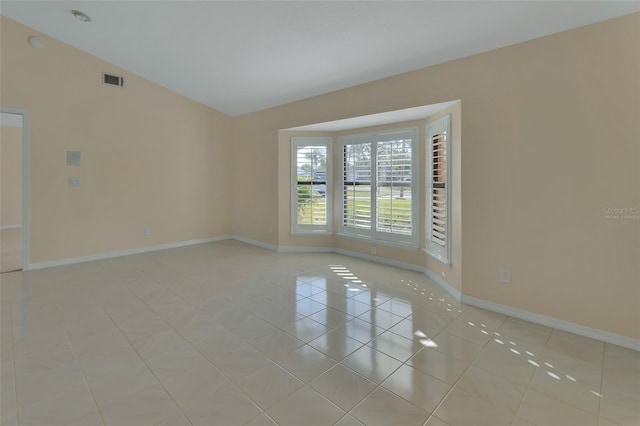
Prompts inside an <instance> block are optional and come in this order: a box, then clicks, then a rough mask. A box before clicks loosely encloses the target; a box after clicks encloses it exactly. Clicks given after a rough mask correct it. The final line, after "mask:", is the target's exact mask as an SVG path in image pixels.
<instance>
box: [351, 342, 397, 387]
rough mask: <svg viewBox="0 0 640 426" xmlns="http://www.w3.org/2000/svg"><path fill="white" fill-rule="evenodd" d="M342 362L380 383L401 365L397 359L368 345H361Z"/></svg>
mask: <svg viewBox="0 0 640 426" xmlns="http://www.w3.org/2000/svg"><path fill="white" fill-rule="evenodd" d="M342 364H344V365H345V366H346V367H349V368H350V369H352V370H353V371H355V372H357V373H360V374H361V375H363V376H364V377H366V378H367V379H369V380H371V381H373V382H375V383H382V382H383V381H384V380H385V379H386V378H387V377H389V376H390V375H391V373H393V372H394V371H395V370H397V369H398V367H400V366H401V365H402V363H401V362H400V361H398V360H397V359H395V358H392V357H390V356H388V355H385V354H383V353H382V352H380V351H376V350H375V349H373V348H371V347H369V346H363V347H361V348H360V349H358V350H357V351H355V352H354V353H352V354H351V355H349V356H348V357H347V358H345V359H344V360H343V361H342Z"/></svg>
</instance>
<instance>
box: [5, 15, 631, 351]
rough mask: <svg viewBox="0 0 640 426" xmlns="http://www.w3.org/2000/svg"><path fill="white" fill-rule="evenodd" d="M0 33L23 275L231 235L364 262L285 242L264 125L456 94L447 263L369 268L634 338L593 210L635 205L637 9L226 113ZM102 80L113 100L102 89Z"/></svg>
mask: <svg viewBox="0 0 640 426" xmlns="http://www.w3.org/2000/svg"><path fill="white" fill-rule="evenodd" d="M1 24H2V25H1V29H0V31H1V35H2V37H1V39H2V40H1V43H2V44H1V46H0V47H1V50H2V63H1V69H0V71H1V76H0V79H1V80H0V87H1V90H2V91H1V93H0V95H1V96H2V97H1V98H0V104H2V105H3V106H7V107H15V108H23V109H26V110H28V111H29V113H30V118H31V129H30V130H31V172H30V179H31V182H30V188H31V200H30V201H31V209H32V210H31V220H30V225H31V231H32V233H31V253H30V254H31V261H32V262H42V261H48V260H55V259H63V258H70V257H76V256H86V255H91V254H95V253H103V252H109V251H114V250H122V249H129V248H135V247H144V246H150V245H155V244H162V243H170V242H178V241H184V240H191V239H197V238H206V237H213V236H221V235H226V234H229V233H234V234H237V235H239V236H241V237H246V238H251V239H254V240H258V241H262V242H265V243H269V244H273V245H289V246H290V245H300V246H308V245H313V244H319V245H323V246H324V245H327V244H331V243H332V244H333V245H334V246H336V247H340V248H345V249H348V250H354V251H360V252H362V253H368V252H369V251H368V250H369V247H370V244H364V243H361V242H358V241H353V240H344V239H338V238H336V237H333V236H332V237H327V239H326V240H327V241H322V242H320V243H317V242H314V241H317V240H313V241H310V240H309V239H307V238H302V237H300V238H292V237H290V236H289V235H288V231H289V223H288V221H287V220H286V216H288V215H289V206H288V197H289V192H288V191H289V190H290V189H289V188H290V186H289V185H288V184H287V183H286V181H287V180H288V176H289V175H288V173H289V171H288V167H289V166H288V161H287V158H286V156H288V155H289V151H288V150H287V151H286V156H284V155H285V154H283V152H285V151H282V149H281V148H282V141H281V140H280V139H279V136H278V134H279V133H278V132H279V130H281V129H286V128H291V127H297V126H302V125H306V124H313V123H319V122H325V121H332V120H337V119H341V118H349V117H354V116H361V115H367V114H372V113H379V112H384V111H391V110H397V109H403V108H409V107H414V106H421V105H429V104H434V103H439V102H444V101H450V100H457V99H459V100H461V103H460V104H459V106H458V107H459V111H458V114H457V115H454V121H453V123H452V124H453V135H454V138H455V137H456V136H455V135H460V138H461V139H460V140H459V141H458V142H459V144H458V149H459V155H460V162H461V167H460V168H459V169H460V173H461V179H459V180H458V183H457V184H455V185H460V186H459V188H458V189H456V186H455V185H454V190H458V191H459V194H460V196H459V198H456V197H454V201H453V202H454V203H458V206H459V208H458V209H457V211H458V212H459V213H458V214H459V215H460V216H459V217H457V218H455V219H454V220H455V221H459V222H461V224H463V226H464V233H462V228H461V227H460V226H459V227H458V229H457V230H456V229H455V228H454V232H458V233H459V236H456V237H454V238H456V239H458V238H459V239H460V240H461V243H460V244H457V246H456V247H454V256H457V257H458V258H459V260H458V261H457V262H456V261H454V265H460V266H461V268H460V269H461V270H460V269H459V270H454V269H447V267H443V266H442V265H439V264H438V263H437V262H435V261H434V260H433V259H431V258H429V257H428V256H427V255H425V254H424V253H422V252H415V253H413V252H402V251H399V250H397V249H393V248H390V247H382V246H379V251H378V255H379V256H382V257H387V258H390V259H396V260H402V261H405V262H411V263H414V264H417V265H426V266H428V267H429V268H430V269H431V270H433V271H434V272H436V273H438V274H439V275H441V274H442V273H445V275H447V274H448V275H447V276H446V277H445V278H446V279H447V281H448V282H449V283H451V284H452V285H454V287H456V288H458V289H459V290H461V291H462V292H463V293H464V294H465V295H469V296H474V297H478V298H481V299H485V300H488V301H492V302H496V303H500V304H504V305H508V306H513V307H515V308H519V309H524V310H527V311H531V312H535V313H538V314H542V315H548V316H551V317H555V318H559V319H563V320H567V321H571V322H575V323H578V324H582V325H585V326H589V327H595V328H598V329H602V330H605V331H610V332H613V333H618V334H621V335H625V336H629V337H632V338H636V339H638V338H640V310H638V309H637V306H638V300H639V299H640V289H639V288H638V286H637V283H638V282H640V270H639V265H640V262H638V259H640V220H637V219H619V220H616V219H607V218H605V217H604V212H603V210H604V208H605V207H622V208H624V207H636V206H640V191H638V188H639V187H640V150H639V141H640V126H639V124H638V117H639V116H640V14H634V15H630V16H626V17H622V18H618V19H614V20H611V21H606V22H602V23H598V24H595V25H591V26H587V27H582V28H578V29H575V30H571V31H567V32H564V33H559V34H556V35H552V36H548V37H544V38H541V39H537V40H533V41H529V42H526V43H522V44H518V45H514V46H510V47H506V48H503V49H499V50H495V51H492V52H488V53H484V54H480V55H476V56H472V57H468V58H464V59H460V60H457V61H452V62H449V63H445V64H441V65H438V66H433V67H429V68H425V69H421V70H417V71H414V72H411V73H407V74H402V75H399V76H395V77H391V78H388V79H384V80H380V81H376V82H372V83H369V84H364V85H361V86H357V87H353V88H350V89H345V90H341V91H337V92H333V93H329V94H326V95H323V96H318V97H315V98H311V99H307V100H304V101H300V102H296V103H291V104H287V105H283V106H280V107H275V108H270V109H267V110H264V111H261V112H257V113H253V114H249V115H246V116H242V117H237V118H233V119H231V118H229V117H226V116H224V115H223V114H220V113H218V112H216V111H213V110H211V109H209V108H206V107H205V106H203V105H200V104H197V103H195V102H193V101H190V100H187V99H185V98H184V97H181V96H179V95H177V94H175V93H173V92H170V91H168V90H166V89H164V88H162V87H159V86H157V85H154V84H152V83H150V82H148V81H145V80H143V79H141V78H138V77H137V76H135V75H133V74H131V73H128V72H126V71H125V70H120V69H118V68H117V67H114V66H112V65H109V64H107V63H105V62H103V61H101V60H99V59H97V58H95V57H92V56H90V55H87V54H85V53H82V52H80V51H78V50H76V49H73V48H71V47H69V46H67V45H65V44H63V43H60V42H57V41H55V40H52V39H50V38H48V37H46V36H42V35H41V36H42V37H43V38H44V39H45V41H46V43H47V46H46V47H45V48H44V49H33V48H31V47H30V46H29V45H28V43H27V39H28V36H30V35H40V34H38V33H37V32H35V31H32V30H30V29H28V28H26V27H24V26H22V25H20V24H17V23H15V22H13V21H11V20H8V19H6V18H4V17H3V18H2V22H1ZM102 71H110V72H115V73H119V74H123V75H124V76H125V78H126V87H125V88H124V89H118V88H113V87H105V86H102V85H101V84H100V83H99V79H100V73H101V72H102ZM455 117H458V118H455ZM456 120H457V121H456ZM67 150H79V151H81V152H82V165H81V166H80V167H73V168H72V167H67V166H66V165H65V152H66V151H67ZM454 150H455V147H454ZM421 161H423V160H421ZM421 173H424V171H421ZM70 175H75V176H80V178H81V179H82V187H81V188H69V187H67V176H70ZM285 176H286V178H284V177H285ZM454 183H455V182H454ZM283 200H284V201H285V202H284V203H283ZM282 206H285V208H284V209H283V208H282ZM421 208H422V207H421ZM454 208H455V204H454ZM144 226H151V227H152V229H153V233H152V235H151V236H148V237H145V236H144V235H143V228H144ZM462 260H464V262H463V261H462ZM500 267H507V268H510V269H511V270H512V275H513V283H512V284H511V285H505V284H502V283H500V282H499V280H498V268H500Z"/></svg>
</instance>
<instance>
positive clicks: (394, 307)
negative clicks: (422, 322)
mask: <svg viewBox="0 0 640 426" xmlns="http://www.w3.org/2000/svg"><path fill="white" fill-rule="evenodd" d="M378 309H382V310H383V311H388V312H391V313H392V314H395V315H399V316H401V317H403V318H406V317H407V316H409V315H411V313H413V311H414V310H418V309H419V307H415V308H414V306H413V304H412V303H411V302H408V301H406V300H400V299H389V300H387V301H386V302H384V303H381V304H379V305H378Z"/></svg>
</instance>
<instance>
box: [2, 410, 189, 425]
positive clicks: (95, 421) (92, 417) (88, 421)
mask: <svg viewBox="0 0 640 426" xmlns="http://www.w3.org/2000/svg"><path fill="white" fill-rule="evenodd" d="M178 424H179V423H178ZM3 425H4V423H3ZM67 426H104V422H103V421H102V418H101V417H100V415H99V414H98V412H97V411H94V412H92V413H91V414H89V415H88V416H84V417H83V418H81V419H79V420H75V421H73V422H72V423H69V424H68V425H67ZM166 426H169V425H166Z"/></svg>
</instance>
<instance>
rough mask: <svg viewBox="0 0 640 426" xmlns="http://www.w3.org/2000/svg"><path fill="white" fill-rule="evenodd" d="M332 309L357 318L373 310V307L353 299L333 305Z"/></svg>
mask: <svg viewBox="0 0 640 426" xmlns="http://www.w3.org/2000/svg"><path fill="white" fill-rule="evenodd" d="M331 307H332V308H334V309H337V310H339V311H342V312H345V313H347V314H349V315H351V316H354V317H357V316H359V315H362V314H364V313H365V312H368V311H370V310H371V305H370V304H368V303H362V302H359V301H358V300H355V299H353V298H348V299H345V300H343V301H339V302H337V303H334V304H332V305H331Z"/></svg>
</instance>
